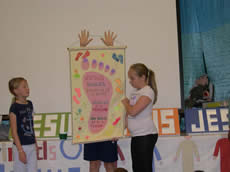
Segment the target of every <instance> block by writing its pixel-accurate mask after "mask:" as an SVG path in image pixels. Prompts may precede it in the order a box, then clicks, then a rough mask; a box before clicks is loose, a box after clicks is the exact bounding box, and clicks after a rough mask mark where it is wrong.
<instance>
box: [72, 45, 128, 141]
mask: <svg viewBox="0 0 230 172" xmlns="http://www.w3.org/2000/svg"><path fill="white" fill-rule="evenodd" d="M125 49H126V47H125V46H120V47H84V48H82V47H80V48H78V47H77V48H68V50H69V56H70V78H71V113H72V134H73V143H86V142H96V141H102V140H109V139H112V138H115V137H122V136H123V135H124V113H125V108H124V106H123V104H122V103H121V100H122V98H123V97H124V95H125Z"/></svg>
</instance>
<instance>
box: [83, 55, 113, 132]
mask: <svg viewBox="0 0 230 172" xmlns="http://www.w3.org/2000/svg"><path fill="white" fill-rule="evenodd" d="M81 68H82V69H83V70H84V71H85V73H84V75H83V89H84V91H85V93H86V96H87V98H88V100H89V102H90V103H91V105H92V106H91V107H92V109H91V112H90V117H89V120H88V127H89V130H90V131H91V132H92V133H98V132H100V131H102V130H103V129H104V128H105V126H106V124H107V121H108V109H109V104H110V100H111V98H112V95H113V88H112V83H111V81H110V80H109V79H108V77H107V76H105V75H108V76H112V75H114V74H115V73H116V71H115V69H111V68H110V66H109V65H105V64H104V63H103V62H98V61H97V60H95V59H94V60H92V61H91V62H89V60H88V59H87V58H85V59H83V61H82V64H81ZM90 69H94V71H88V70H90ZM95 70H96V72H95ZM101 73H103V74H101Z"/></svg>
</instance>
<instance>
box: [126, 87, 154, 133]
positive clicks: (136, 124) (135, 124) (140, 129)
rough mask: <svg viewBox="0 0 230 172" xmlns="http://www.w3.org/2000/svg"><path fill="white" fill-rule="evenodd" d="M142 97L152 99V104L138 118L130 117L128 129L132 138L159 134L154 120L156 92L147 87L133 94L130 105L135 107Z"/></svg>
mask: <svg viewBox="0 0 230 172" xmlns="http://www.w3.org/2000/svg"><path fill="white" fill-rule="evenodd" d="M141 96H147V97H149V98H150V99H151V103H149V104H148V106H147V107H146V108H145V109H143V110H142V111H141V112H140V113H138V114H137V115H136V116H128V129H129V131H130V133H131V136H144V135H148V134H154V133H157V128H156V126H155V124H154V123H153V120H152V108H153V100H154V92H153V90H152V88H151V87H150V86H148V85H147V86H145V87H143V88H142V89H140V90H136V91H134V92H133V93H131V96H130V100H129V101H130V105H135V104H136V102H137V100H138V99H139V98H140V97H141Z"/></svg>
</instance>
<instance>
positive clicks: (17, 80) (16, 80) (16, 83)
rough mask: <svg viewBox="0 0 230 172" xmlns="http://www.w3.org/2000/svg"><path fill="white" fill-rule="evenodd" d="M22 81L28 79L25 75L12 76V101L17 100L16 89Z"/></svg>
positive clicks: (10, 83) (10, 88) (10, 86)
mask: <svg viewBox="0 0 230 172" xmlns="http://www.w3.org/2000/svg"><path fill="white" fill-rule="evenodd" d="M22 81H26V79H25V78H23V77H16V78H12V79H11V80H10V81H9V83H8V86H9V90H10V93H11V94H12V95H13V96H14V97H13V98H12V103H14V102H15V101H16V96H17V95H16V94H15V92H14V90H15V89H17V88H18V87H19V85H20V84H21V82H22Z"/></svg>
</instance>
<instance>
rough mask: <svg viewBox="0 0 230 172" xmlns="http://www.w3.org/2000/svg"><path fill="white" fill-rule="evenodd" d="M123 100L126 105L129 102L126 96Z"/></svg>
mask: <svg viewBox="0 0 230 172" xmlns="http://www.w3.org/2000/svg"><path fill="white" fill-rule="evenodd" d="M121 102H122V103H123V104H124V105H125V104H129V99H128V98H127V97H126V98H124V99H122V101H121Z"/></svg>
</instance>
